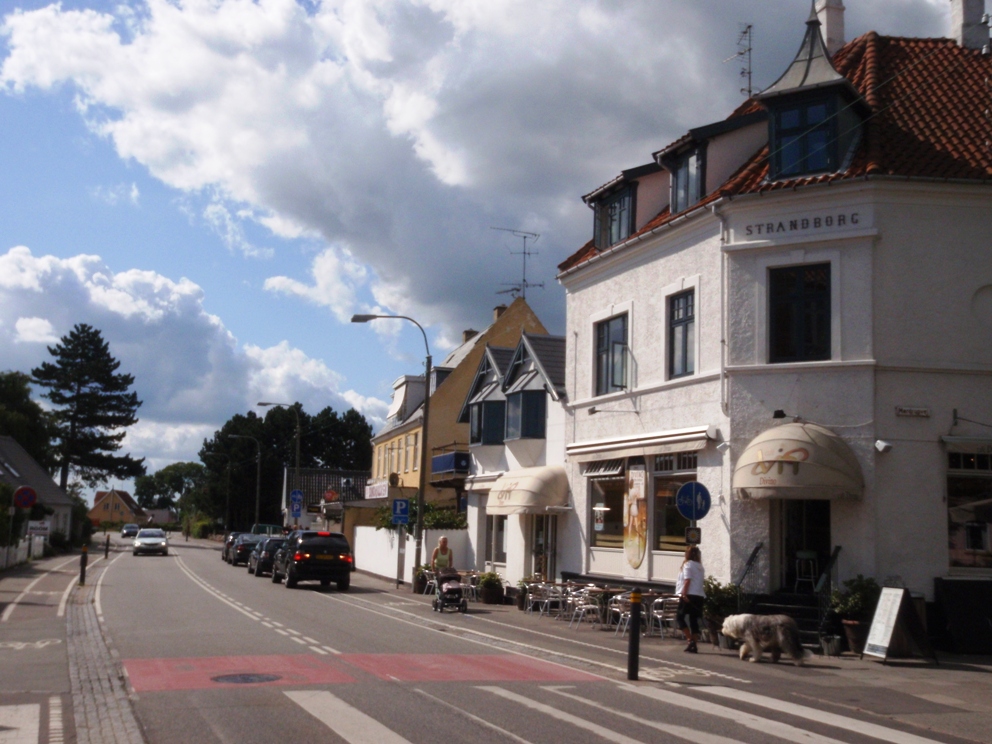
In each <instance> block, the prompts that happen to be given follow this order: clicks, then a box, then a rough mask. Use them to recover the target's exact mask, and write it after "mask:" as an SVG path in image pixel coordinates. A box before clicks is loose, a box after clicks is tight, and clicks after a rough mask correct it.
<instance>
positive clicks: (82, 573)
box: [79, 545, 90, 586]
mask: <svg viewBox="0 0 992 744" xmlns="http://www.w3.org/2000/svg"><path fill="white" fill-rule="evenodd" d="M89 558H90V550H89V547H88V546H86V545H84V546H83V554H82V555H81V556H79V585H80V586H86V563H87V561H89Z"/></svg>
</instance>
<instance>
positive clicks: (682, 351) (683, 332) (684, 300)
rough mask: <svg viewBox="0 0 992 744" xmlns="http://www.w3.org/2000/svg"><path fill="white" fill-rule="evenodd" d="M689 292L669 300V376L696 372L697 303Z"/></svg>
mask: <svg viewBox="0 0 992 744" xmlns="http://www.w3.org/2000/svg"><path fill="white" fill-rule="evenodd" d="M695 299H696V298H695V291H694V290H689V291H688V292H682V293H681V294H677V295H674V296H672V297H670V298H669V299H668V376H669V377H670V378H674V377H683V376H685V375H691V374H692V373H693V372H695V371H696V302H695Z"/></svg>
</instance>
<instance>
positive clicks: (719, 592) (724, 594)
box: [703, 576, 737, 619]
mask: <svg viewBox="0 0 992 744" xmlns="http://www.w3.org/2000/svg"><path fill="white" fill-rule="evenodd" d="M703 591H704V592H705V593H706V599H705V600H704V601H703V615H705V616H706V617H709V618H714V619H716V618H725V617H728V616H730V615H736V614H737V585H736V584H721V583H720V582H719V581H718V580H717V579H716V577H714V576H707V577H706V579H705V580H704V581H703Z"/></svg>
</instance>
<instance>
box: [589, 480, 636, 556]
mask: <svg viewBox="0 0 992 744" xmlns="http://www.w3.org/2000/svg"><path fill="white" fill-rule="evenodd" d="M626 484H627V481H626V479H625V478H606V479H603V480H594V481H592V482H591V483H590V484H589V487H590V490H591V492H592V493H591V497H592V498H591V499H590V502H591V503H592V517H591V519H590V523H591V525H592V534H591V535H590V536H589V544H590V545H591V546H592V547H594V548H622V547H623V497H624V491H625V489H626Z"/></svg>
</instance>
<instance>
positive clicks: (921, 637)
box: [861, 587, 937, 661]
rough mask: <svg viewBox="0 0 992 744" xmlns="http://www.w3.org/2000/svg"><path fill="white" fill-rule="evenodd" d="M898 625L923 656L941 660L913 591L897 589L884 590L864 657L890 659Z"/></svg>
mask: <svg viewBox="0 0 992 744" xmlns="http://www.w3.org/2000/svg"><path fill="white" fill-rule="evenodd" d="M897 626H899V627H901V628H902V629H903V630H904V631H905V632H906V633H907V634H908V635H909V637H910V638H911V639H912V640H913V642H914V643H915V644H916V647H917V648H918V649H919V651H920V653H921V654H922V655H924V656H927V657H929V658H932V659H933V660H934V661H937V656H936V654H934V652H933V649H932V648H931V647H930V639H929V638H927V633H926V630H925V629H924V628H923V623H922V622H921V621H920V616H919V615H918V614H917V613H916V608H915V607H914V606H913V600H912V598H911V597H910V596H909V592H908V591H906V590H905V589H898V588H895V587H885V588H884V589H882V596H881V597H879V599H878V604H877V605H876V606H875V615H874V616H873V617H872V620H871V629H870V630H869V631H868V641H867V642H866V643H865V650H864V653H863V654H862V655H861V656H862V657H864V656H866V655H867V656H878V657H881V658H882V660H883V661H884V660H885V659H888V658H889V647H890V646H891V645H892V635H893V633H895V630H896V627H897Z"/></svg>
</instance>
